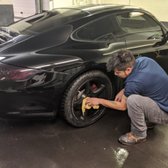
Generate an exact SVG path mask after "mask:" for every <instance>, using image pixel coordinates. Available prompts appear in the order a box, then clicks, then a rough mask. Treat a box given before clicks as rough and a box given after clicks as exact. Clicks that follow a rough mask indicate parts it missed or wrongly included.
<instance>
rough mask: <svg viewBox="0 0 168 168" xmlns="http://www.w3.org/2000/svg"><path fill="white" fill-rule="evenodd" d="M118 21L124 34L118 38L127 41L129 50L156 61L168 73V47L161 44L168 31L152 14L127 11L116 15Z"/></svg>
mask: <svg viewBox="0 0 168 168" xmlns="http://www.w3.org/2000/svg"><path fill="white" fill-rule="evenodd" d="M116 20H117V23H118V24H119V27H120V28H121V29H122V30H123V34H119V35H118V36H117V38H119V39H123V40H125V41H126V47H127V49H129V50H131V51H132V52H133V53H134V54H135V55H144V56H148V57H151V58H153V59H155V60H156V61H157V62H158V63H159V64H160V65H161V66H162V67H163V68H164V69H165V70H166V71H167V72H168V67H167V63H168V45H167V43H165V44H162V45H156V44H159V43H158V42H160V41H161V40H162V39H163V37H164V35H163V32H164V31H166V29H165V28H164V27H162V26H161V25H160V24H159V22H158V21H157V20H156V19H155V18H153V17H152V16H151V15H150V14H147V13H144V12H142V11H126V12H122V13H118V14H116Z"/></svg>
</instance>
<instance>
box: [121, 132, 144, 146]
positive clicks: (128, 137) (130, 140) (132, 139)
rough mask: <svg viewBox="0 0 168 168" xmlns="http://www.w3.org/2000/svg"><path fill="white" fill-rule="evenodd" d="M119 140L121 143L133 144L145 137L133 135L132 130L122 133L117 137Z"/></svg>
mask: <svg viewBox="0 0 168 168" xmlns="http://www.w3.org/2000/svg"><path fill="white" fill-rule="evenodd" d="M118 140H119V142H120V143H122V144H123V145H134V144H137V143H141V142H145V141H146V137H145V138H144V137H138V136H136V135H134V134H133V133H132V132H129V133H126V134H125V135H122V136H121V137H120V138H119V139H118Z"/></svg>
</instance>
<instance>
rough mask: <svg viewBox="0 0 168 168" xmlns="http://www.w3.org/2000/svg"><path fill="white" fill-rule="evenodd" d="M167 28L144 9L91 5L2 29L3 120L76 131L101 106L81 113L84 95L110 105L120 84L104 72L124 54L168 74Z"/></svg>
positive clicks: (89, 121) (0, 80)
mask: <svg viewBox="0 0 168 168" xmlns="http://www.w3.org/2000/svg"><path fill="white" fill-rule="evenodd" d="M167 37H168V33H167V29H166V27H165V26H164V25H162V24H161V23H160V22H159V21H158V20H157V19H156V18H155V17H154V16H153V15H151V14H150V13H148V12H147V11H144V10H143V9H140V8H137V7H131V6H125V5H90V6H84V7H79V8H61V9H54V10H52V11H45V12H43V13H40V14H36V15H34V16H31V17H28V18H26V19H23V20H21V21H18V22H15V23H13V24H11V25H9V26H8V27H2V28H0V109H1V112H0V116H1V117H10V118H14V117H15V116H21V117H28V116H44V117H54V116H56V114H57V113H58V112H60V114H62V115H63V116H64V118H65V119H66V121H68V122H69V123H70V124H72V125H73V126H76V127H83V126H87V125H90V124H92V123H94V122H95V121H96V120H98V119H99V118H100V117H101V116H102V115H103V114H104V111H105V108H104V107H100V108H99V109H91V110H88V111H86V113H85V114H82V111H81V103H82V99H83V98H84V97H85V96H91V97H92V96H94V97H102V98H107V99H112V98H113V97H114V95H115V94H116V92H117V91H118V90H119V89H121V87H122V83H123V82H122V81H121V80H120V79H118V78H117V77H115V76H114V75H113V73H112V72H110V73H107V72H106V63H107V61H108V60H109V58H110V57H111V55H112V54H113V53H115V52H118V51H119V50H120V49H129V50H131V51H132V52H133V53H134V54H135V56H138V55H145V56H148V57H151V58H153V59H155V60H156V61H158V62H159V64H161V65H162V67H163V68H164V69H165V70H166V71H167V72H168V66H167V63H168V44H167Z"/></svg>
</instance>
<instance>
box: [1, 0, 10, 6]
mask: <svg viewBox="0 0 168 168" xmlns="http://www.w3.org/2000/svg"><path fill="white" fill-rule="evenodd" d="M0 4H1V5H2V4H12V0H0Z"/></svg>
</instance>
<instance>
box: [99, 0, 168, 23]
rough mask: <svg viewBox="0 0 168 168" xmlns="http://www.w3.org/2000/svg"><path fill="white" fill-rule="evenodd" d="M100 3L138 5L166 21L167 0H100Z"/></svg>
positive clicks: (167, 17) (167, 15)
mask: <svg viewBox="0 0 168 168" xmlns="http://www.w3.org/2000/svg"><path fill="white" fill-rule="evenodd" d="M101 3H114V4H127V5H133V6H138V7H141V8H143V9H145V10H147V11H149V12H151V13H152V14H153V15H154V16H155V17H156V18H158V19H159V20H160V21H168V14H167V11H168V0H161V1H159V0H155V1H154V0H101Z"/></svg>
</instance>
